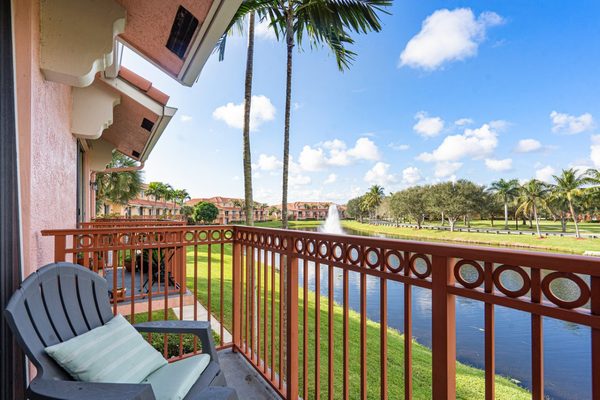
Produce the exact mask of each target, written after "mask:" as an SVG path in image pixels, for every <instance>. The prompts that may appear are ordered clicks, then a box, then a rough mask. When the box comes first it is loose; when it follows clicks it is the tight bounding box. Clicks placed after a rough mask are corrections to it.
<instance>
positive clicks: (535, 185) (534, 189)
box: [517, 179, 550, 238]
mask: <svg viewBox="0 0 600 400" xmlns="http://www.w3.org/2000/svg"><path fill="white" fill-rule="evenodd" d="M549 192H550V188H549V187H548V185H546V184H545V183H543V182H541V181H539V180H537V179H532V180H530V181H528V182H526V183H525V184H524V185H522V186H521V194H520V196H519V207H518V208H517V214H518V213H523V214H527V215H532V216H533V218H534V219H535V225H536V228H537V234H538V236H539V237H540V238H541V237H542V232H541V230H540V219H539V216H538V211H539V210H540V209H541V208H548V205H547V202H546V196H547V195H548V193H549Z"/></svg>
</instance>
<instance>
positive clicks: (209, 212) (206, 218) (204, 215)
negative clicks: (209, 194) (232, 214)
mask: <svg viewBox="0 0 600 400" xmlns="http://www.w3.org/2000/svg"><path fill="white" fill-rule="evenodd" d="M193 216H194V221H196V222H201V223H203V224H212V223H213V221H214V220H215V219H217V217H218V216H219V209H218V208H217V206H215V205H214V204H213V203H209V202H208V201H201V202H200V203H198V204H196V205H195V206H194V213H193Z"/></svg>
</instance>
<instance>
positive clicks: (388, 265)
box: [384, 250, 404, 274]
mask: <svg viewBox="0 0 600 400" xmlns="http://www.w3.org/2000/svg"><path fill="white" fill-rule="evenodd" d="M394 258H396V259H397V260H398V262H397V265H398V266H394V265H393V264H396V263H393V262H392V261H391V260H393V259H394ZM384 261H385V269H386V270H388V271H390V272H393V273H395V274H397V273H399V272H401V271H402V270H403V269H404V265H403V264H404V258H403V257H402V254H401V253H400V252H399V251H398V250H387V251H386V252H385V257H384Z"/></svg>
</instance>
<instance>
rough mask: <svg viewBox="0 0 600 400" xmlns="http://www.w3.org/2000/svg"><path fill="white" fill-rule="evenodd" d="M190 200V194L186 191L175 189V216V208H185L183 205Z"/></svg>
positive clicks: (173, 198)
mask: <svg viewBox="0 0 600 400" xmlns="http://www.w3.org/2000/svg"><path fill="white" fill-rule="evenodd" d="M189 199H190V194H189V193H188V191H187V190H185V189H175V190H173V196H172V200H173V214H175V207H176V206H177V205H178V206H179V207H182V206H183V203H184V202H185V201H186V200H189Z"/></svg>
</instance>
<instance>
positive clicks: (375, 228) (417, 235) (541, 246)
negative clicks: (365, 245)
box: [342, 220, 600, 254]
mask: <svg viewBox="0 0 600 400" xmlns="http://www.w3.org/2000/svg"><path fill="white" fill-rule="evenodd" d="M590 225H591V224H590ZM342 226H343V227H344V228H347V229H352V230H354V231H357V232H359V233H360V232H365V233H368V234H374V233H379V234H384V235H396V236H401V237H405V238H409V239H417V240H425V241H426V240H433V241H443V242H456V243H462V244H473V245H483V246H485V245H488V246H490V245H491V246H503V247H518V248H524V249H533V250H548V251H554V252H560V253H574V254H582V253H583V252H584V251H586V250H592V251H600V239H586V238H582V239H577V238H575V237H554V236H550V237H544V238H538V237H537V236H532V235H530V234H528V235H525V234H524V235H519V236H517V235H501V234H499V235H496V234H492V233H477V232H448V231H435V230H430V229H416V228H402V227H393V226H379V225H370V224H365V223H360V222H357V221H350V220H346V221H342Z"/></svg>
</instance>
